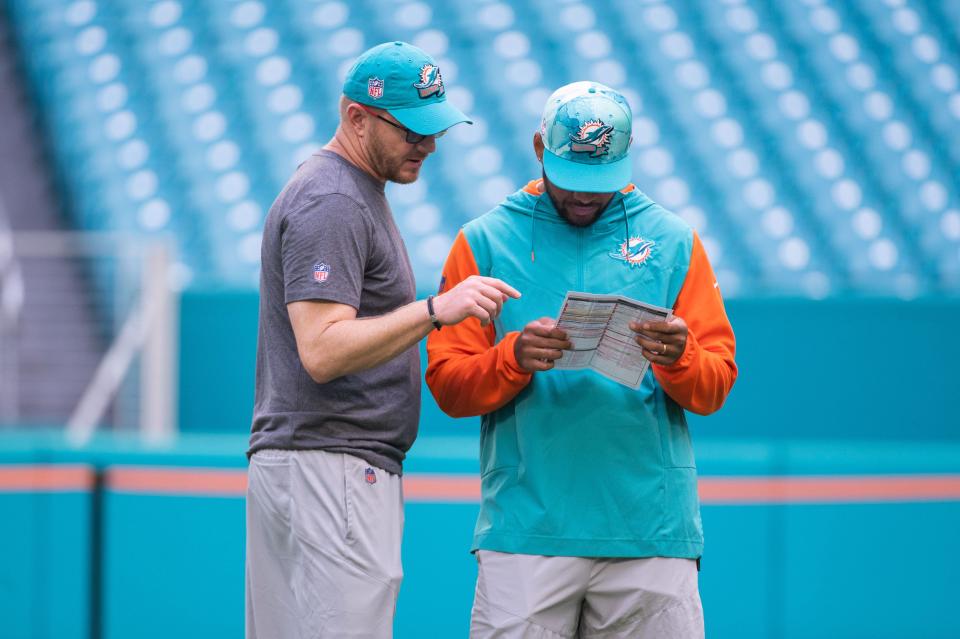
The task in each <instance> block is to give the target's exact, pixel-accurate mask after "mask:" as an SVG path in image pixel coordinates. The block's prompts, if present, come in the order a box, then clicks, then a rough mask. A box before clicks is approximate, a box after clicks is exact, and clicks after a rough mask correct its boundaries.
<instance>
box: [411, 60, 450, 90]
mask: <svg viewBox="0 0 960 639" xmlns="http://www.w3.org/2000/svg"><path fill="white" fill-rule="evenodd" d="M413 86H414V88H415V89H416V90H417V92H418V93H419V94H420V97H421V98H429V97H430V96H431V95H436V96H437V97H440V96H441V95H443V92H444V88H443V78H442V77H441V76H440V67H438V66H435V65H432V64H425V65H423V66H422V67H420V81H419V82H415V83H414V84H413Z"/></svg>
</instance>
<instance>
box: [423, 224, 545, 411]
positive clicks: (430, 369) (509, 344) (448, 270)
mask: <svg viewBox="0 0 960 639" xmlns="http://www.w3.org/2000/svg"><path fill="white" fill-rule="evenodd" d="M471 275H479V269H478V268H477V263H476V261H475V260H474V258H473V251H472V250H470V244H469V243H468V242H467V238H466V236H464V234H463V231H460V233H458V234H457V239H456V240H454V242H453V248H452V249H450V255H449V256H447V263H446V264H445V265H444V267H443V282H444V284H442V285H441V293H442V292H443V290H445V289H450V288H453V287H454V286H456V285H457V284H459V283H460V282H462V281H463V280H465V279H467V278H468V277H470V276H471ZM507 303H508V304H509V302H507ZM518 335H519V333H518V332H512V333H507V334H506V335H505V336H504V338H503V339H502V340H500V342H499V343H496V338H497V336H496V332H495V330H494V328H493V325H492V324H490V325H488V326H487V327H486V328H484V327H482V326H480V320H478V319H477V318H475V317H470V318H467V319H466V320H464V321H462V322H460V323H459V324H456V325H453V326H444V327H443V329H441V330H439V331H432V332H431V333H430V336H429V337H428V338H427V361H428V364H427V375H426V378H427V386H429V387H430V392H431V393H433V397H434V399H436V400H437V405H439V406H440V408H441V410H443V412H445V413H446V414H448V415H450V416H451V417H471V416H473V415H483V414H486V413H490V412H493V411H495V410H497V409H498V408H500V407H501V406H503V405H504V404H506V403H507V402H509V401H510V400H511V399H513V398H514V397H516V395H517V393H519V392H520V391H521V390H523V388H524V386H526V385H527V384H528V383H529V382H530V377H531V373H528V372H526V371H524V370H523V369H521V368H520V367H519V365H518V364H517V359H516V357H515V356H514V353H513V345H514V343H515V342H516V341H517V336H518Z"/></svg>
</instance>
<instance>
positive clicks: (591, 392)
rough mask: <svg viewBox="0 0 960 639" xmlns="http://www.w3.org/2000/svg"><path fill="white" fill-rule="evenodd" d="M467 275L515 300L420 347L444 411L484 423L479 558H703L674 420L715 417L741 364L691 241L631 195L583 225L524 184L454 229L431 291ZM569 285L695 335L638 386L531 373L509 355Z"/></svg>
mask: <svg viewBox="0 0 960 639" xmlns="http://www.w3.org/2000/svg"><path fill="white" fill-rule="evenodd" d="M628 240H629V241H628ZM650 242H652V244H650ZM635 247H643V250H642V251H640V250H638V251H634V248H635ZM471 275H486V276H490V277H496V278H499V279H502V280H503V281H505V282H507V283H508V284H511V285H512V286H514V287H515V288H517V289H519V290H520V292H521V294H522V297H521V298H520V299H517V300H509V301H507V302H506V303H505V304H504V306H503V311H502V312H501V314H500V316H499V317H498V318H497V320H496V321H495V322H493V323H492V324H490V325H488V326H487V327H481V325H480V322H479V321H478V320H476V319H473V318H471V319H468V320H466V321H464V322H462V323H460V324H458V325H456V326H445V327H443V330H440V331H433V332H432V333H431V335H430V337H429V338H428V340H427V352H428V355H429V365H428V368H427V374H426V378H427V384H428V385H429V387H430V390H431V391H432V393H433V396H434V398H436V400H437V403H438V404H439V406H440V408H441V409H443V410H444V411H445V412H446V413H448V414H449V415H452V416H454V417H465V416H471V415H482V420H481V432H480V473H481V506H480V515H479V518H478V521H477V526H476V530H475V534H474V542H473V548H474V550H476V549H484V550H496V551H501V552H510V553H523V554H535V555H567V556H581V557H651V556H661V557H688V558H694V557H699V556H700V555H701V553H702V550H703V532H702V527H701V523H700V507H699V500H698V498H697V478H696V467H695V464H694V456H693V448H692V444H691V440H690V434H689V432H688V430H687V423H686V418H685V415H684V411H685V410H690V411H693V412H695V413H700V414H708V413H712V412H714V411H716V410H717V409H719V408H720V406H721V405H722V404H723V402H724V400H725V399H726V397H727V394H728V393H729V392H730V388H731V387H732V386H733V382H734V380H735V379H736V376H737V367H736V364H735V363H734V349H735V342H734V336H733V330H732V328H731V327H730V323H729V321H728V320H727V315H726V312H725V311H724V307H723V300H722V298H721V297H720V291H719V289H718V287H717V283H716V278H715V277H714V274H713V270H712V268H711V266H710V263H709V261H708V260H707V255H706V253H705V252H704V250H703V246H702V245H701V243H700V240H699V239H698V237H697V235H696V233H694V231H693V230H692V229H691V228H690V227H689V226H688V225H687V224H686V223H685V222H683V220H681V219H680V218H679V217H677V216H675V215H674V214H672V213H670V212H668V211H666V210H665V209H663V208H662V207H660V206H659V205H657V204H655V203H654V202H653V201H651V200H650V199H649V198H648V197H647V196H646V195H644V194H643V193H642V192H640V191H639V190H638V189H636V188H634V187H633V185H630V186H629V187H627V188H626V189H624V190H623V191H621V192H620V193H618V194H616V195H615V196H614V199H613V200H612V201H611V203H610V204H609V206H608V207H607V208H606V209H605V210H604V212H603V213H602V214H601V216H600V217H599V219H598V220H597V221H596V222H595V223H594V224H593V225H591V226H589V227H583V228H579V227H575V226H572V225H570V224H568V223H567V222H566V221H564V220H563V219H562V218H561V217H560V216H559V214H558V213H557V211H556V209H555V208H554V207H553V204H552V202H551V200H550V198H549V196H547V195H546V194H545V193H543V185H542V182H540V181H533V182H531V183H530V184H528V185H527V186H526V187H524V188H523V189H522V190H520V191H518V192H517V193H514V194H513V195H511V196H509V197H508V198H507V199H506V200H505V201H504V202H503V203H502V204H501V205H500V206H498V207H497V208H495V209H494V210H492V211H490V212H489V213H487V214H485V215H483V216H481V217H479V218H477V219H476V220H473V221H472V222H470V223H468V224H467V225H465V226H464V227H463V229H462V230H461V232H460V233H459V234H458V235H457V238H456V240H455V242H454V245H453V248H452V249H451V252H450V255H449V257H448V258H447V262H446V264H445V266H444V271H443V277H444V279H443V284H442V285H441V289H442V290H447V289H449V288H452V287H453V286H455V285H456V284H457V283H459V282H461V281H462V280H464V279H466V278H467V277H469V276H471ZM567 291H586V292H590V293H599V294H619V295H625V296H627V297H631V298H634V299H637V300H640V301H643V302H647V303H650V304H655V305H658V306H663V307H668V308H672V309H673V311H674V315H676V316H677V317H680V318H682V319H683V320H684V321H685V322H686V323H687V326H688V327H689V334H688V336H687V344H686V348H685V350H684V352H683V355H682V356H681V357H680V358H679V359H678V360H677V361H676V362H675V363H674V364H673V365H670V366H657V365H654V366H651V368H650V370H649V371H648V373H647V375H646V377H645V378H644V380H643V383H642V385H641V387H640V388H639V390H632V389H630V388H628V387H626V386H623V385H620V384H617V383H616V382H613V381H610V380H608V379H606V378H604V377H602V376H600V375H598V374H597V373H595V372H592V371H589V370H584V371H565V370H564V371H561V370H550V371H545V372H538V373H535V374H530V373H527V372H525V371H524V370H523V369H521V368H520V367H519V366H518V364H517V360H516V357H515V356H514V343H515V342H516V339H517V336H518V335H519V332H520V331H521V330H522V329H523V327H524V326H525V325H526V324H527V323H528V322H530V321H532V320H535V319H538V318H540V317H544V316H550V317H556V316H557V313H558V312H559V310H560V305H561V303H562V301H563V298H564V295H565V294H566V293H567Z"/></svg>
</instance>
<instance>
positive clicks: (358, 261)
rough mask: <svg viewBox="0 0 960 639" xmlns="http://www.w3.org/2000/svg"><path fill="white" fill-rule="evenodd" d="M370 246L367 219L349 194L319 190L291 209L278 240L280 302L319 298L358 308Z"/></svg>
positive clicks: (288, 302)
mask: <svg viewBox="0 0 960 639" xmlns="http://www.w3.org/2000/svg"><path fill="white" fill-rule="evenodd" d="M371 246H372V242H371V234H370V226H369V223H368V221H367V218H366V216H365V215H364V212H363V209H361V207H360V206H359V205H358V204H357V202H356V201H355V200H353V199H352V198H350V197H347V196H345V195H340V194H331V195H324V196H322V197H319V198H317V199H316V200H313V201H312V202H310V203H308V204H307V205H305V206H304V207H302V208H299V209H297V210H296V211H294V212H292V213H290V214H289V215H288V216H287V217H286V219H285V220H284V225H283V230H282V235H281V239H280V252H281V259H282V262H283V289H284V301H285V303H287V304H290V303H291V302H298V301H302V300H323V301H328V302H338V303H340V304H348V305H349V306H352V307H354V308H357V309H359V308H360V292H361V290H362V288H363V279H364V271H365V268H366V263H367V260H368V259H369V256H370V249H371Z"/></svg>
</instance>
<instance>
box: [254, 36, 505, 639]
mask: <svg viewBox="0 0 960 639" xmlns="http://www.w3.org/2000/svg"><path fill="white" fill-rule="evenodd" d="M461 122H469V120H467V118H466V116H464V115H463V113H461V112H460V111H459V110H458V109H456V108H455V107H453V106H452V105H450V104H449V103H447V102H446V97H445V89H444V85H443V79H442V77H441V75H440V70H439V69H438V68H437V66H436V63H435V62H434V61H433V60H432V59H431V58H430V57H429V56H428V55H427V54H425V53H424V52H423V51H421V50H419V49H417V48H416V47H413V46H411V45H408V44H405V43H402V42H394V43H386V44H382V45H379V46H377V47H374V48H373V49H370V50H368V51H367V52H365V53H363V54H362V55H361V56H360V57H359V58H358V59H357V61H356V63H355V64H354V65H353V67H352V68H351V69H350V70H349V71H348V73H347V78H346V81H345V83H344V96H343V97H342V98H341V102H340V124H339V126H338V128H337V132H336V134H335V135H334V137H333V139H332V140H331V141H330V142H329V143H328V144H327V145H326V147H324V149H323V150H322V151H320V152H318V153H317V154H315V155H314V156H313V157H312V158H310V159H309V160H308V161H307V162H305V163H304V164H302V165H301V166H300V167H299V168H298V169H297V172H296V173H295V174H294V176H293V177H292V178H291V180H290V181H289V182H288V183H287V185H286V187H285V188H284V189H283V192H282V193H281V194H280V196H279V197H278V198H277V200H276V202H274V205H273V207H271V209H270V213H269V215H268V216H267V221H266V224H265V226H264V231H263V247H262V274H261V285H260V289H261V290H260V332H259V339H258V344H257V377H256V403H255V406H254V415H253V428H252V433H251V436H250V449H249V455H250V468H249V472H248V491H247V579H246V591H247V597H246V635H247V637H248V638H250V639H253V638H258V637H259V638H267V637H269V638H274V637H278V638H285V637H301V636H303V637H306V636H309V637H390V636H392V624H393V612H394V609H395V606H396V598H397V592H398V589H399V586H400V580H401V578H402V567H401V565H400V538H401V534H402V528H403V500H402V490H401V482H400V474H401V471H402V461H403V458H404V455H405V454H406V451H407V450H408V449H409V448H410V446H411V444H412V443H413V440H414V438H415V437H416V434H417V423H418V420H419V416H420V364H419V359H418V353H417V349H416V344H417V342H419V341H420V340H421V339H423V337H424V336H426V335H427V333H429V332H430V331H431V330H434V329H436V330H439V329H440V328H441V327H442V326H444V325H450V324H456V323H459V322H461V321H463V320H465V319H467V318H476V319H477V320H479V321H480V323H481V324H483V325H486V324H488V323H489V322H490V321H491V320H492V319H494V318H495V317H496V316H497V315H498V314H499V311H500V308H501V306H502V304H503V303H504V302H505V301H506V300H507V299H508V298H509V297H519V293H518V292H517V291H515V290H514V289H513V288H511V287H510V286H509V285H507V284H505V283H504V282H501V281H499V280H496V279H493V278H487V277H478V276H474V277H472V278H469V279H468V280H465V281H464V282H462V283H460V284H459V285H457V286H456V287H454V288H453V289H451V290H450V291H448V292H446V293H444V294H442V295H438V296H432V295H431V296H429V297H428V298H427V299H426V300H423V301H415V292H416V287H415V285H414V281H413V273H412V271H411V269H410V261H409V258H408V257H407V252H406V248H405V247H404V244H403V239H402V238H401V237H400V233H399V231H398V230H397V227H396V224H395V223H394V220H393V215H392V214H391V211H390V206H389V204H388V203H387V200H386V197H385V196H384V184H385V183H386V181H388V180H389V181H393V182H400V183H408V182H413V181H414V180H416V179H417V177H418V175H419V172H420V167H421V165H422V164H423V161H424V160H425V159H426V158H427V156H429V155H430V154H431V153H432V152H433V151H434V150H435V149H436V138H437V137H439V136H440V135H442V134H443V133H444V132H445V131H446V129H448V128H450V127H451V126H453V125H455V124H458V123H461Z"/></svg>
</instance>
